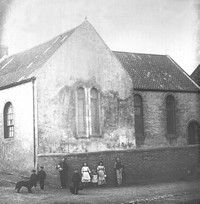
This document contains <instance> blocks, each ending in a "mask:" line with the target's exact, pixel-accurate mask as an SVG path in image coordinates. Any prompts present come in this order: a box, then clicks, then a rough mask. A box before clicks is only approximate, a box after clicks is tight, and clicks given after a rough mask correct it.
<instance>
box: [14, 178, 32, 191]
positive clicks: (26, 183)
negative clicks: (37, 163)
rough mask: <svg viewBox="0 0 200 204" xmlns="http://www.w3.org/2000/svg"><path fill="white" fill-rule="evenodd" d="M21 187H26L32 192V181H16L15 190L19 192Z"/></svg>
mask: <svg viewBox="0 0 200 204" xmlns="http://www.w3.org/2000/svg"><path fill="white" fill-rule="evenodd" d="M22 187H26V188H27V189H28V192H29V193H32V191H31V188H32V187H33V182H31V181H18V182H17V183H16V186H15V190H17V193H19V191H20V189H21V188H22Z"/></svg>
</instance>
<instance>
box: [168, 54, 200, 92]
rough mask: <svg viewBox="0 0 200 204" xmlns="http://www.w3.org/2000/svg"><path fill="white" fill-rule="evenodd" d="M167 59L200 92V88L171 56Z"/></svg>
mask: <svg viewBox="0 0 200 204" xmlns="http://www.w3.org/2000/svg"><path fill="white" fill-rule="evenodd" d="M167 57H168V59H169V60H170V61H171V62H172V63H174V64H175V66H176V67H177V68H178V69H179V70H180V71H182V72H183V74H184V75H185V76H186V77H187V78H188V79H189V80H190V81H191V82H192V83H193V84H194V85H195V86H196V87H197V88H198V89H199V90H200V86H199V85H198V84H197V83H196V82H195V81H194V80H193V79H192V78H191V77H190V76H189V75H188V74H187V73H186V71H185V70H184V69H182V68H181V67H180V66H179V65H178V64H177V63H176V62H175V61H174V60H173V59H172V58H171V57H170V56H169V55H167Z"/></svg>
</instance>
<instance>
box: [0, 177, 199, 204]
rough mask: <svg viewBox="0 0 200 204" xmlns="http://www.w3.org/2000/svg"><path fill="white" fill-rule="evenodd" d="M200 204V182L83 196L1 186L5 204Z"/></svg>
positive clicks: (111, 189) (113, 189) (108, 190)
mask: <svg viewBox="0 0 200 204" xmlns="http://www.w3.org/2000/svg"><path fill="white" fill-rule="evenodd" d="M136 201H137V202H138V203H150V204H153V203H156V204H158V203H164V204H168V203H170V204H172V203H191V204H199V203H200V181H187V182H186V181H184V182H183V181H182V182H175V183H165V184H153V185H147V184H145V185H137V186H126V187H120V188H119V187H105V188H88V189H84V190H82V191H80V194H79V195H71V193H70V192H69V190H68V189H65V190H64V189H63V190H61V189H56V188H50V187H47V189H46V190H45V191H43V192H42V191H40V190H39V188H38V187H37V188H36V189H33V193H32V194H29V193H28V192H27V190H26V189H22V190H21V193H16V192H15V190H14V184H9V185H5V184H2V185H1V186H0V203H1V204H5V203H6V204H12V203H14V204H24V203H29V204H34V203H44V204H47V203H48V204H64V203H65V204H75V203H84V204H94V203H97V204H105V203H108V204H111V203H116V204H118V203H119V204H120V203H126V204H128V203H130V204H131V203H134V202H136Z"/></svg>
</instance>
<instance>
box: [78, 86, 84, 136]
mask: <svg viewBox="0 0 200 204" xmlns="http://www.w3.org/2000/svg"><path fill="white" fill-rule="evenodd" d="M77 108H78V110H77V119H78V124H77V125H78V127H77V130H78V131H77V133H78V135H84V134H86V104H85V90H84V88H82V87H81V88H79V89H78V91H77Z"/></svg>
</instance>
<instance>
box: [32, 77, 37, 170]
mask: <svg viewBox="0 0 200 204" xmlns="http://www.w3.org/2000/svg"><path fill="white" fill-rule="evenodd" d="M35 80H36V78H35V77H33V79H32V91H33V163H34V168H36V167H37V141H36V138H37V136H36V108H35V107H36V104H35V103H36V100H35V99H36V98H35Z"/></svg>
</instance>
